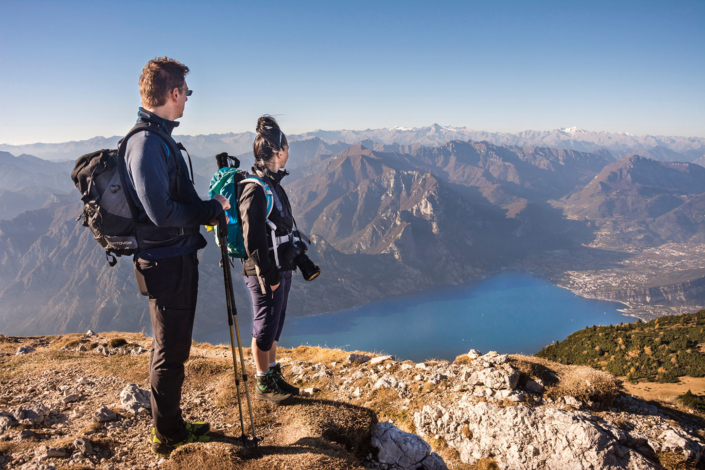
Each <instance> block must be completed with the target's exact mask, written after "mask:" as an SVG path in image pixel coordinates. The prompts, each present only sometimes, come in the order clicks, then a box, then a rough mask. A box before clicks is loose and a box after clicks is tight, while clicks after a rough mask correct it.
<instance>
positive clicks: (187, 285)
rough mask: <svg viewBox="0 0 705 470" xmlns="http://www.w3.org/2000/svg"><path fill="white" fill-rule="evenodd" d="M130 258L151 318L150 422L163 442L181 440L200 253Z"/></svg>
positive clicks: (184, 437) (183, 428)
mask: <svg viewBox="0 0 705 470" xmlns="http://www.w3.org/2000/svg"><path fill="white" fill-rule="evenodd" d="M134 264H135V277H136V278H137V285H138V286H139V289H140V293H141V294H142V295H147V296H149V313H150V316H151V318H152V336H153V342H152V351H151V355H150V356H149V381H150V384H151V387H152V419H153V421H154V428H155V429H156V434H157V437H158V438H159V440H161V441H162V442H168V443H173V442H179V441H182V440H184V439H186V437H187V436H188V432H187V431H186V427H185V425H184V422H183V418H182V417H181V406H180V403H181V387H182V385H183V383H184V363H185V362H186V361H187V360H188V357H189V352H190V350H191V333H192V331H193V319H194V316H195V313H196V296H197V293H198V257H197V256H196V252H195V251H194V252H193V253H188V254H186V255H183V256H178V257H175V258H166V259H160V260H145V259H141V258H137V257H136V258H135V262H134Z"/></svg>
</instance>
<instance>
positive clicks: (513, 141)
mask: <svg viewBox="0 0 705 470" xmlns="http://www.w3.org/2000/svg"><path fill="white" fill-rule="evenodd" d="M127 130H128V129H125V131H127ZM254 137H255V134H254V133H253V132H241V133H232V132H231V133H227V134H208V135H195V136H190V135H177V136H176V138H177V140H179V141H181V142H182V143H183V144H184V146H185V147H186V148H187V149H188V150H189V152H191V153H192V154H193V155H195V156H199V157H212V156H213V155H215V154H217V153H219V152H223V151H227V152H230V153H231V154H232V155H241V154H245V153H247V152H250V151H251V150H252V142H253V140H254ZM287 137H288V139H289V141H290V142H294V141H305V140H309V139H313V138H317V139H320V140H321V141H323V142H325V143H327V144H339V145H342V144H348V145H350V144H356V143H361V142H363V141H365V140H369V141H371V142H373V143H374V144H383V145H394V144H398V145H412V144H419V145H423V146H431V147H433V146H438V145H442V144H445V143H447V142H451V141H466V142H467V141H469V140H472V141H476V142H481V141H486V142H489V143H491V144H494V145H501V146H519V147H525V146H535V147H552V148H559V149H569V150H577V151H581V152H595V151H598V150H600V149H606V150H608V151H609V152H611V153H612V155H614V156H615V157H616V158H622V157H625V156H628V155H630V154H634V153H638V154H639V155H642V156H646V157H650V158H653V159H655V160H661V161H685V162H693V161H697V163H699V164H701V163H702V164H705V138H702V137H674V136H651V135H643V136H636V135H631V134H627V133H611V132H595V131H587V130H583V129H578V128H577V127H570V128H562V129H555V130H552V131H524V132H519V133H515V134H511V133H500V132H485V131H475V130H471V129H467V128H465V127H452V126H441V125H439V124H433V125H431V126H427V127H418V128H404V127H392V128H389V129H366V130H359V131H358V130H330V131H329V130H316V131H311V132H305V133H301V134H291V135H287ZM120 138H121V137H120V136H113V137H107V138H106V137H94V138H92V139H89V140H82V141H72V142H64V143H56V144H45V143H36V144H27V145H9V144H0V151H5V152H10V153H12V154H13V155H19V154H30V155H35V156H37V157H41V158H44V159H48V160H75V159H76V158H77V157H78V156H80V155H82V154H85V153H88V152H91V151H94V150H97V149H100V148H114V147H115V146H116V145H117V142H118V140H120ZM317 142H318V141H314V142H313V143H312V144H313V145H316V144H317ZM368 146H369V145H368ZM340 150H342V149H339V150H338V151H340ZM334 153H337V152H334Z"/></svg>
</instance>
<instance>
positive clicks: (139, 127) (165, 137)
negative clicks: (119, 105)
mask: <svg viewBox="0 0 705 470" xmlns="http://www.w3.org/2000/svg"><path fill="white" fill-rule="evenodd" d="M143 131H149V132H153V133H154V134H156V135H158V136H159V137H160V138H161V139H162V141H164V143H165V144H166V145H167V148H168V149H170V151H171V153H173V154H174V159H175V161H176V165H177V167H178V166H179V165H181V163H180V162H179V159H178V157H177V155H180V152H179V147H178V145H180V144H177V143H176V142H175V141H174V139H172V138H171V136H170V135H169V134H167V133H166V132H164V131H162V130H161V129H159V128H158V127H157V126H152V125H150V124H149V123H141V124H136V125H135V126H134V127H133V128H132V129H130V131H129V132H128V133H127V134H126V135H125V137H123V138H122V139H121V140H120V142H118V168H119V171H120V179H121V181H122V185H123V187H125V188H127V163H126V161H125V153H126V152H127V141H128V140H129V139H130V137H132V136H133V135H135V134H137V133H138V132H143ZM181 147H182V148H183V145H182V146H181ZM184 150H185V149H184ZM189 161H190V158H189ZM125 194H126V195H127V202H128V205H129V206H130V212H131V213H132V218H133V219H134V220H139V209H138V208H137V204H135V201H134V200H133V199H132V195H131V194H130V193H129V191H125Z"/></svg>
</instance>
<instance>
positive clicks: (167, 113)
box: [140, 57, 189, 121]
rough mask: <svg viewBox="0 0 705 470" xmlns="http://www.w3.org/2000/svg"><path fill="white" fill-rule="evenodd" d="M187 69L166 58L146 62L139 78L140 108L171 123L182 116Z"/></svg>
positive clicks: (185, 98) (185, 95) (184, 103)
mask: <svg viewBox="0 0 705 470" xmlns="http://www.w3.org/2000/svg"><path fill="white" fill-rule="evenodd" d="M188 72H189V68H188V67H186V66H185V65H184V64H182V63H181V62H179V61H177V60H174V59H169V58H168V57H157V58H155V59H152V60H150V61H149V62H147V65H145V66H144V68H143V69H142V75H141V76H140V95H142V106H143V107H144V108H145V109H148V110H150V111H152V112H154V113H156V114H157V115H158V116H161V117H163V118H165V119H169V120H171V121H173V120H174V119H178V118H180V117H181V116H183V115H184V107H185V106H186V101H187V100H188V98H187V87H186V74H188Z"/></svg>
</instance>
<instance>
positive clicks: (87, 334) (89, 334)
mask: <svg viewBox="0 0 705 470" xmlns="http://www.w3.org/2000/svg"><path fill="white" fill-rule="evenodd" d="M93 335H95V333H94V332H93V330H88V331H86V336H93Z"/></svg>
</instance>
